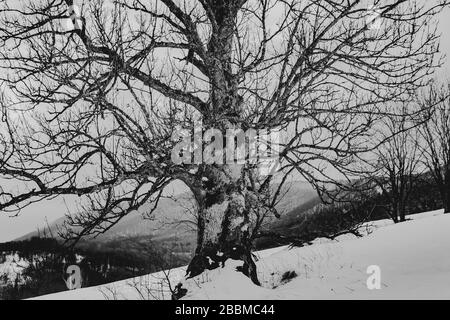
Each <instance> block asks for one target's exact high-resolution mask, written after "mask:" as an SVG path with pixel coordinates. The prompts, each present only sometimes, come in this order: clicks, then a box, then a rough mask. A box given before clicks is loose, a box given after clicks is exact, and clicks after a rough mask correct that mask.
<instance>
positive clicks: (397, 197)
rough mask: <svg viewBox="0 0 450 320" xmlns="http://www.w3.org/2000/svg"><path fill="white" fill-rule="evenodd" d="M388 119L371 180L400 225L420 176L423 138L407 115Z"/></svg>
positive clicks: (381, 134)
mask: <svg viewBox="0 0 450 320" xmlns="http://www.w3.org/2000/svg"><path fill="white" fill-rule="evenodd" d="M410 113H411V112H408V110H407V109H406V107H405V106H404V107H403V110H402V112H401V115H400V116H397V117H391V118H389V119H386V121H385V122H384V125H383V126H382V127H381V130H380V136H381V138H382V140H383V141H384V142H383V143H382V144H380V146H379V148H377V149H376V150H375V152H374V158H375V159H374V161H373V163H372V168H373V169H374V170H373V171H372V172H371V179H372V180H373V181H375V183H376V185H377V186H378V187H379V188H380V189H381V190H382V193H383V196H384V197H385V198H386V200H387V203H388V211H387V212H388V213H389V215H390V217H391V219H392V220H393V221H394V222H395V223H397V222H403V221H405V217H406V212H407V206H408V202H409V200H410V196H411V192H412V191H413V190H414V187H415V185H416V182H417V176H418V175H419V174H420V170H421V167H420V164H421V161H422V158H421V150H420V148H419V144H420V141H419V140H420V139H419V134H418V131H417V129H416V127H415V124H414V123H413V122H412V121H411V120H409V119H408V117H406V116H405V115H408V114H410Z"/></svg>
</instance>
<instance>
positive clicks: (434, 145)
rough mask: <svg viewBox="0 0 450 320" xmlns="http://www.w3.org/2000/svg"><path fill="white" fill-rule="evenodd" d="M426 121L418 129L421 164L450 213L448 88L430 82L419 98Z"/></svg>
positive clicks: (449, 91) (449, 117) (449, 112)
mask: <svg viewBox="0 0 450 320" xmlns="http://www.w3.org/2000/svg"><path fill="white" fill-rule="evenodd" d="M421 106H422V108H423V109H424V110H425V111H426V114H425V116H426V119H427V121H424V122H423V124H422V125H421V126H420V135H421V137H422V139H423V141H424V143H422V151H423V154H424V158H425V165H426V166H427V168H428V170H429V171H430V173H431V175H432V177H433V180H434V183H435V184H436V186H437V187H438V190H439V193H440V197H441V199H442V204H443V206H444V209H445V212H447V213H448V212H450V86H449V84H445V85H439V84H437V83H433V84H431V85H430V86H429V88H428V89H427V91H425V93H424V94H423V96H422V99H421Z"/></svg>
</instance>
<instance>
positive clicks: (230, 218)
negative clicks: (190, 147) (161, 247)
mask: <svg viewBox="0 0 450 320" xmlns="http://www.w3.org/2000/svg"><path fill="white" fill-rule="evenodd" d="M204 167H206V170H205V171H204V172H203V174H202V175H203V176H206V177H207V178H208V180H207V182H205V183H203V188H202V192H201V193H202V196H201V197H197V200H198V201H199V216H198V234H197V236H198V238H197V248H196V250H195V255H194V257H193V259H192V260H191V262H190V263H189V266H188V268H187V272H186V280H189V279H190V278H192V277H195V276H198V275H200V274H201V273H202V272H204V271H205V270H213V269H215V268H219V267H223V266H224V265H225V263H226V261H227V260H228V259H234V260H241V261H242V262H243V265H242V268H241V270H237V272H242V273H244V274H245V275H246V276H248V277H249V278H250V279H251V280H252V281H253V283H255V284H256V285H260V282H259V280H258V276H257V271H256V264H255V262H254V261H253V258H252V253H251V248H252V241H251V234H252V232H254V228H255V225H256V223H255V220H254V219H252V217H251V205H252V204H251V201H248V196H247V188H246V185H245V179H243V177H242V170H243V166H242V165H237V164H232V165H223V166H204ZM186 293H187V292H186V290H185V289H183V288H182V284H179V285H178V286H177V287H176V290H175V293H174V295H173V298H174V299H179V298H181V297H182V296H184V295H185V294H186Z"/></svg>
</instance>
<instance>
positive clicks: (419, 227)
mask: <svg viewBox="0 0 450 320" xmlns="http://www.w3.org/2000/svg"><path fill="white" fill-rule="evenodd" d="M368 227H369V228H370V230H371V231H372V232H371V233H370V234H369V235H367V236H365V237H363V238H355V237H353V236H350V235H345V236H342V237H341V238H339V239H337V240H335V241H329V240H324V239H316V241H315V242H314V244H313V245H311V246H308V247H303V248H294V249H291V250H289V248H287V247H279V248H275V249H270V250H265V251H261V252H258V253H257V255H258V256H259V261H258V262H257V266H258V272H259V279H260V281H261V282H262V284H263V286H262V287H257V286H255V285H253V284H252V283H251V282H250V281H249V280H248V279H247V278H246V277H245V276H243V275H242V274H240V273H238V272H235V271H234V268H235V267H236V266H237V265H239V263H238V262H236V261H228V262H227V263H226V266H225V267H224V268H221V269H216V270H213V271H211V272H208V273H204V274H202V275H201V276H199V277H197V278H196V279H195V281H190V282H189V283H186V285H187V286H188V288H189V289H190V290H189V291H188V295H187V296H186V297H185V299H319V298H322V299H394V298H403V299H449V298H450V254H449V252H450V214H448V215H444V214H442V211H435V212H428V213H422V214H418V215H414V216H412V220H411V221H407V222H404V223H401V224H397V225H393V224H392V223H391V222H390V221H388V220H382V221H377V222H376V223H372V224H371V225H370V226H368ZM369 266H377V267H379V270H380V271H381V274H380V279H381V287H380V289H373V290H369V289H368V286H367V280H368V278H369V277H370V276H371V275H372V273H370V274H368V273H367V271H368V267H369ZM184 272H185V269H184V268H178V269H174V270H171V271H167V272H159V273H154V274H150V275H147V276H144V277H140V278H135V279H130V280H125V281H120V282H116V283H112V284H109V285H104V286H99V287H91V288H83V289H79V290H75V291H66V292H62V293H57V294H53V295H47V296H42V297H38V299H170V290H169V286H168V283H169V280H170V283H171V286H172V287H173V286H174V285H176V284H177V283H178V281H179V280H180V279H182V278H183V275H184Z"/></svg>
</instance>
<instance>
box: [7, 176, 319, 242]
mask: <svg viewBox="0 0 450 320" xmlns="http://www.w3.org/2000/svg"><path fill="white" fill-rule="evenodd" d="M284 192H286V194H285V195H284V197H283V199H282V200H281V201H280V203H278V204H277V209H278V210H279V211H280V213H282V219H283V216H284V215H283V214H286V213H288V212H290V211H292V210H293V209H295V208H297V207H298V206H301V205H303V204H305V203H307V202H309V201H311V200H313V199H317V194H316V192H315V191H314V190H313V189H312V188H311V186H310V185H309V184H308V183H307V182H303V181H294V182H292V183H289V185H288V186H287V187H286V188H285V190H284ZM193 209H194V205H193V203H192V200H191V199H190V198H189V195H188V194H181V195H178V196H177V197H176V198H164V199H161V200H160V203H159V206H158V209H157V210H156V211H155V212H154V213H153V214H152V216H151V219H144V218H143V217H144V216H146V214H148V212H149V211H150V206H147V207H145V206H144V207H143V208H141V209H140V210H139V211H136V212H133V213H130V214H129V215H127V216H125V217H124V218H123V219H122V220H121V221H120V222H119V223H118V224H117V225H116V226H114V227H113V228H112V229H111V230H109V231H108V232H107V233H105V234H103V235H101V236H100V237H98V238H97V239H96V240H92V241H108V240H112V239H116V238H123V237H127V238H129V237H139V236H149V237H150V238H151V239H152V240H154V241H163V240H165V239H168V238H169V239H170V238H174V237H175V238H183V237H186V235H188V237H191V236H189V235H192V234H193V229H192V224H190V223H182V224H180V223H179V221H186V220H190V221H193V217H192V210H193ZM64 220H65V217H62V218H60V219H58V220H56V221H54V222H53V223H51V224H50V228H49V229H50V231H48V230H46V233H47V234H54V235H55V234H57V231H58V228H59V226H61V225H62V224H63V222H64ZM41 233H42V232H41ZM38 234H39V232H38V231H36V232H31V233H28V234H26V235H24V236H22V237H20V238H18V239H16V240H25V239H29V238H31V237H33V236H37V235H38Z"/></svg>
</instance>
